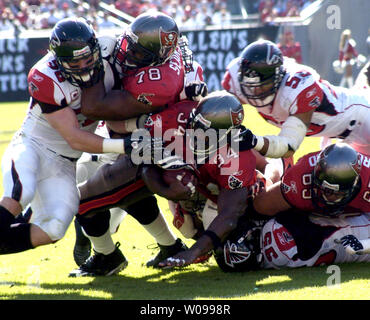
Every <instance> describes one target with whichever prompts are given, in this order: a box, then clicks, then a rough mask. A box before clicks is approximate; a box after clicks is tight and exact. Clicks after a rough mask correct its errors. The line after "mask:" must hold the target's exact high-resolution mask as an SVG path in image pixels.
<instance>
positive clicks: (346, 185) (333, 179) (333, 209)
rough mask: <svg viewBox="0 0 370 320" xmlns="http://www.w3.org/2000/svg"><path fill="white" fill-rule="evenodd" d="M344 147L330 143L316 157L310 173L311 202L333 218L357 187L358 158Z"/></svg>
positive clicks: (353, 194)
mask: <svg viewBox="0 0 370 320" xmlns="http://www.w3.org/2000/svg"><path fill="white" fill-rule="evenodd" d="M360 157H361V156H360V154H358V153H357V151H356V150H354V149H353V148H352V147H350V146H348V145H346V144H340V143H338V144H333V145H330V146H328V147H326V148H325V149H324V150H323V151H322V152H321V153H320V155H319V157H318V160H317V163H316V165H315V167H314V170H313V173H312V181H313V183H312V200H313V202H314V204H315V205H316V206H317V207H319V208H321V209H322V210H323V212H324V213H325V214H328V215H330V216H336V215H338V214H340V213H342V212H343V208H344V206H345V205H346V204H348V203H349V202H350V201H351V200H352V199H353V198H354V197H355V196H356V194H357V193H358V191H359V190H360V187H361V179H360V171H361V158H360Z"/></svg>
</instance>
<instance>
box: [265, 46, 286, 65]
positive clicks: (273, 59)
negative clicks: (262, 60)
mask: <svg viewBox="0 0 370 320" xmlns="http://www.w3.org/2000/svg"><path fill="white" fill-rule="evenodd" d="M273 51H274V50H273V46H271V45H268V46H267V56H266V63H267V64H268V65H275V64H278V63H281V62H282V60H281V57H280V56H279V55H277V54H276V53H275V52H273Z"/></svg>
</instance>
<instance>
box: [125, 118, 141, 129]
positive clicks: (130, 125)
mask: <svg viewBox="0 0 370 320" xmlns="http://www.w3.org/2000/svg"><path fill="white" fill-rule="evenodd" d="M137 120H138V119H137V118H131V119H127V120H124V121H123V122H124V124H125V130H126V132H134V131H135V130H136V129H137Z"/></svg>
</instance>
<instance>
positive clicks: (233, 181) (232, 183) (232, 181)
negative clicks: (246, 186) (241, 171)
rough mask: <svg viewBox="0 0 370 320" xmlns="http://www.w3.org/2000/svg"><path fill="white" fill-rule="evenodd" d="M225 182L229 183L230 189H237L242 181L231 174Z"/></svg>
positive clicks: (241, 184)
mask: <svg viewBox="0 0 370 320" xmlns="http://www.w3.org/2000/svg"><path fill="white" fill-rule="evenodd" d="M227 182H228V184H229V187H230V189H239V188H241V187H242V186H243V181H241V180H240V179H238V178H237V177H235V176H232V175H231V176H229V179H228V181H227Z"/></svg>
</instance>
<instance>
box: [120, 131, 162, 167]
mask: <svg viewBox="0 0 370 320" xmlns="http://www.w3.org/2000/svg"><path fill="white" fill-rule="evenodd" d="M162 145H163V141H162V139H155V138H152V137H151V136H150V133H149V131H147V130H145V129H138V130H135V131H134V132H133V133H132V134H131V135H129V136H128V137H125V138H124V147H125V154H128V155H130V156H131V160H132V161H133V163H135V164H137V165H139V164H142V163H144V164H150V163H152V159H153V158H154V156H155V155H156V152H158V151H159V152H162V149H163V147H162ZM156 156H157V157H158V155H156ZM159 157H161V156H160V155H159Z"/></svg>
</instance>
